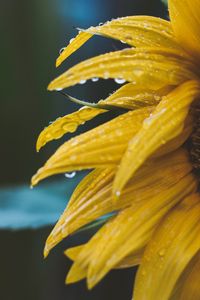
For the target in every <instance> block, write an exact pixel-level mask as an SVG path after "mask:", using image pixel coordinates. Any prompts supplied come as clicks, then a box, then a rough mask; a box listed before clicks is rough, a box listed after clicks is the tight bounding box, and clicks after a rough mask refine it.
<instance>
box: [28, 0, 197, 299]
mask: <svg viewBox="0 0 200 300" xmlns="http://www.w3.org/2000/svg"><path fill="white" fill-rule="evenodd" d="M169 12H170V19H171V21H170V22H168V21H165V20H162V19H159V18H154V17H148V16H135V17H125V18H120V19H116V20H112V21H110V22H107V23H105V24H104V25H102V26H97V27H90V28H89V29H87V30H82V31H81V32H80V33H79V34H78V35H77V37H76V38H75V39H74V40H73V41H72V43H70V44H69V45H68V46H67V47H66V48H65V49H64V51H63V52H62V53H61V54H60V56H59V58H58V59H57V63H56V64H57V66H58V65H60V64H61V63H62V62H63V61H64V60H65V59H66V58H67V57H68V56H70V55H71V54H72V53H73V52H74V51H76V50H77V49H78V48H79V47H80V46H81V45H83V44H84V43H85V42H86V41H87V40H88V39H90V38H91V37H92V36H93V35H94V34H97V35H102V36H105V37H110V38H114V39H119V40H121V41H123V42H125V43H127V44H128V45H129V46H131V47H130V48H128V49H124V50H120V51H115V52H111V53H107V54H103V55H100V56H97V57H94V58H91V59H88V60H86V61H84V62H81V63H79V64H78V65H76V66H74V67H72V68H70V69H69V70H68V71H66V72H65V73H64V74H62V75H61V76H59V77H58V78H56V79H55V80H53V81H52V82H51V83H50V85H49V87H48V88H49V90H60V89H64V88H67V87H69V86H72V85H75V84H77V83H79V82H82V81H85V80H88V79H92V78H95V80H96V78H105V79H107V78H115V79H117V81H118V82H119V81H120V83H124V82H126V83H125V84H124V85H123V86H122V87H121V88H120V89H118V90H117V91H116V92H115V93H114V94H112V95H111V96H109V97H108V98H107V99H105V100H101V101H99V102H98V104H97V105H93V107H89V106H85V107H84V108H83V109H81V110H79V111H77V112H74V113H72V114H70V115H67V116H64V117H62V118H59V119H58V120H56V121H55V122H54V123H53V124H51V125H50V126H49V127H47V128H46V129H44V131H43V132H42V133H41V134H40V136H39V139H38V142H37V149H38V150H39V149H40V148H41V147H42V146H44V145H45V144H46V143H47V142H49V141H51V140H53V139H58V138H60V137H61V136H63V135H64V134H65V133H67V132H74V131H75V130H76V129H77V128H78V126H79V125H81V124H84V123H85V122H86V121H88V120H90V119H92V118H94V117H95V116H97V115H99V114H104V113H106V112H107V111H108V110H109V109H113V108H123V109H125V110H126V111H125V112H124V111H123V112H124V113H123V114H121V115H119V116H118V117H115V118H114V119H112V120H111V121H109V122H107V123H105V124H103V125H100V126H98V127H96V128H94V129H93V130H90V131H88V132H86V133H83V134H81V135H79V136H77V137H74V138H72V139H70V140H69V141H67V142H65V143H64V144H63V145H62V146H61V147H60V148H59V149H58V150H57V151H56V152H55V154H54V155H53V156H52V157H51V158H50V159H49V160H48V161H47V163H46V164H45V165H44V166H43V167H42V168H41V169H40V170H39V171H38V172H37V174H36V175H35V176H34V177H33V179H32V184H33V185H35V184H37V183H38V182H39V181H40V180H42V179H44V178H46V177H48V176H50V175H53V174H58V173H63V172H69V171H74V170H83V169H91V168H92V169H94V170H93V171H91V172H90V173H89V175H87V176H86V177H85V178H84V179H83V180H82V181H81V183H80V184H79V185H78V186H77V188H76V189H75V191H74V193H73V195H72V197H71V199H70V202H69V204H68V206H67V208H66V210H65V211H64V213H63V215H62V216H61V217H60V219H59V221H58V223H57V224H56V226H55V228H54V229H53V231H52V232H51V234H50V236H49V237H48V239H47V243H46V246H45V251H44V253H45V256H46V255H47V254H48V252H49V251H50V250H51V249H52V248H53V247H54V246H55V245H56V244H57V243H59V242H60V241H61V240H62V239H63V238H65V237H67V236H68V235H69V234H71V233H73V232H74V231H76V230H78V229H79V228H81V227H82V226H84V225H86V224H88V223H90V222H92V221H94V220H96V219H98V218H99V217H100V216H104V215H106V214H107V213H110V212H114V215H113V216H112V217H111V218H110V219H109V220H108V222H107V223H106V224H105V225H104V226H102V227H101V229H100V230H99V231H98V232H97V233H96V234H95V235H94V236H93V237H92V238H91V240H89V241H88V242H87V243H86V244H84V245H80V246H78V247H74V248H71V249H68V250H67V251H66V255H67V256H69V257H70V258H71V259H72V260H73V261H74V264H73V266H72V268H71V270H70V272H69V274H68V277H67V282H75V281H78V280H80V279H83V278H87V283H88V287H89V288H92V287H93V286H94V285H95V284H97V283H98V282H99V281H100V280H101V279H102V278H103V277H104V276H105V275H106V274H107V273H108V272H109V271H110V270H111V269H113V268H126V267H129V266H134V265H140V266H139V270H138V273H137V277H136V282H135V287H134V300H141V299H143V300H155V299H161V298H160V295H162V296H161V297H162V300H167V299H199V298H200V289H199V287H198V284H197V283H198V278H197V276H198V274H199V270H200V195H199V191H198V181H199V175H198V170H199V169H200V117H199V115H198V113H199V98H200V71H199V65H200V31H199V26H200V5H199V1H198V0H190V1H189V0H170V1H169Z"/></svg>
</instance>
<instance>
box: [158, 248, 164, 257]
mask: <svg viewBox="0 0 200 300" xmlns="http://www.w3.org/2000/svg"><path fill="white" fill-rule="evenodd" d="M158 254H159V256H161V257H162V256H164V255H165V249H161V250H160V251H159V252H158Z"/></svg>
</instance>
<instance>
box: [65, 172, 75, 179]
mask: <svg viewBox="0 0 200 300" xmlns="http://www.w3.org/2000/svg"><path fill="white" fill-rule="evenodd" d="M75 175H76V172H72V173H65V177H66V178H74V176H75Z"/></svg>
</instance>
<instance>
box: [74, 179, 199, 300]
mask: <svg viewBox="0 0 200 300" xmlns="http://www.w3.org/2000/svg"><path fill="white" fill-rule="evenodd" d="M196 187H197V186H196V180H195V179H194V177H193V176H191V175H187V176H186V177H184V178H182V179H181V180H180V181H179V182H178V183H176V184H175V185H174V186H173V187H171V188H169V189H167V190H166V191H163V192H161V193H158V194H157V195H155V196H154V197H151V198H149V199H148V201H144V202H143V203H140V205H138V206H136V207H135V205H133V206H131V207H130V208H127V209H125V210H124V211H122V212H121V213H119V215H118V216H117V217H116V218H114V219H113V220H112V221H110V222H108V223H107V231H106V233H104V236H103V238H102V239H100V240H99V242H98V244H97V245H96V248H97V249H96V250H95V252H94V253H92V254H91V256H90V264H89V267H88V273H87V282H88V287H89V288H92V287H93V286H94V285H95V284H97V282H99V281H100V280H101V279H102V278H103V277H104V276H105V275H106V274H107V273H108V272H109V271H110V270H111V269H112V268H113V267H114V266H116V265H117V264H118V263H119V262H120V261H121V260H122V259H123V258H124V257H126V256H127V255H128V254H130V253H133V251H136V252H137V251H138V250H139V249H141V248H143V247H144V246H145V245H146V243H147V242H148V241H149V239H150V238H151V235H152V233H153V230H154V229H155V226H156V225H157V224H158V222H159V221H160V220H161V219H162V217H163V216H164V215H165V214H166V213H167V212H168V211H169V209H170V208H171V207H173V206H174V205H175V204H176V203H177V202H179V201H180V200H181V199H183V197H185V196H187V195H188V194H190V193H191V192H193V191H194V190H195V189H196ZM113 237H114V238H113ZM81 253H82V252H81ZM77 263H80V261H79V260H77ZM157 290H158V289H157ZM138 299H139V298H138ZM140 299H142V298H140ZM154 299H155V298H154Z"/></svg>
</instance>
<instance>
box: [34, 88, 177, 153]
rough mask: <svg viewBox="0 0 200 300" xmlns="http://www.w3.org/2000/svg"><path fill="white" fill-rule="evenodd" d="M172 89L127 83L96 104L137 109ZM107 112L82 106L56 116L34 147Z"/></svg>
mask: <svg viewBox="0 0 200 300" xmlns="http://www.w3.org/2000/svg"><path fill="white" fill-rule="evenodd" d="M172 89H173V87H172V86H166V87H165V88H163V89H159V90H157V91H154V90H150V89H146V88H145V87H138V86H137V85H136V84H133V83H128V84H125V85H124V86H122V87H121V88H120V89H118V90H117V91H116V92H114V93H113V94H112V95H110V96H109V97H108V98H107V99H105V100H100V101H99V102H98V104H103V105H105V104H107V105H112V106H116V107H120V108H125V109H130V110H133V109H138V108H141V107H145V106H151V105H155V104H157V103H158V102H159V101H160V100H161V98H162V96H164V95H166V94H167V93H168V92H170V91H171V90H172ZM105 112H107V110H105V109H99V108H92V107H86V106H85V107H82V108H81V109H79V110H78V111H76V112H74V113H71V114H69V115H66V116H64V117H61V118H58V119H57V120H55V121H54V122H53V123H52V124H50V125H49V126H48V127H46V128H45V129H44V130H43V131H42V132H41V133H40V135H39V137H38V140H37V145H36V149H37V151H39V150H40V148H41V147H43V146H44V145H45V144H46V143H48V142H50V141H52V140H55V139H59V138H61V137H62V136H63V135H64V134H66V133H68V132H74V131H76V130H77V128H78V126H80V125H82V124H85V122H86V121H89V120H91V119H92V118H94V117H96V116H97V115H99V114H103V113H105Z"/></svg>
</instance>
